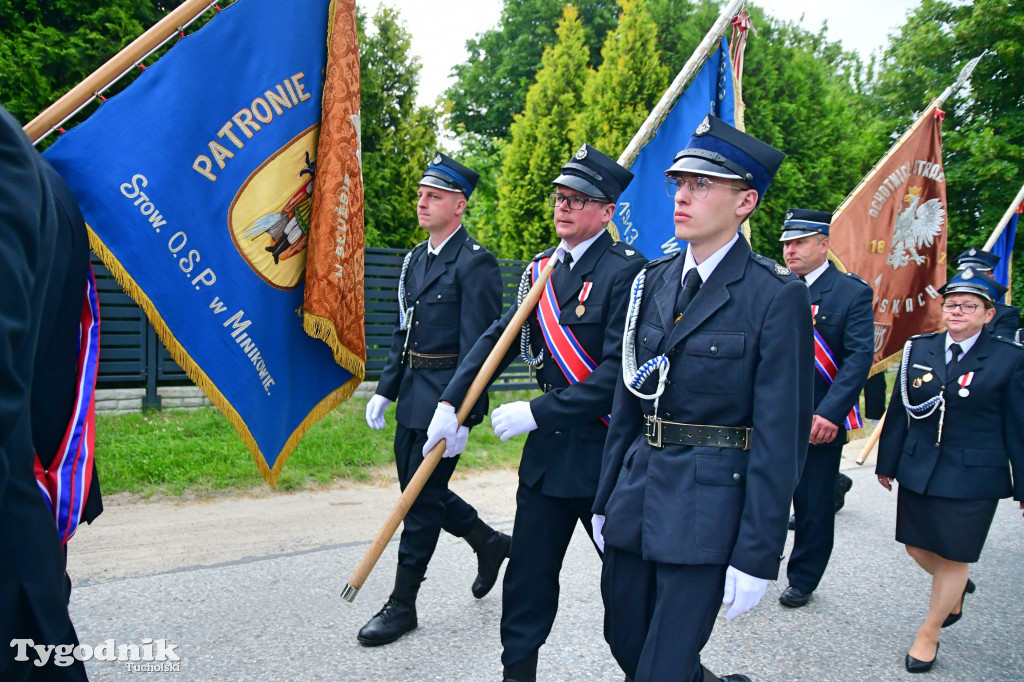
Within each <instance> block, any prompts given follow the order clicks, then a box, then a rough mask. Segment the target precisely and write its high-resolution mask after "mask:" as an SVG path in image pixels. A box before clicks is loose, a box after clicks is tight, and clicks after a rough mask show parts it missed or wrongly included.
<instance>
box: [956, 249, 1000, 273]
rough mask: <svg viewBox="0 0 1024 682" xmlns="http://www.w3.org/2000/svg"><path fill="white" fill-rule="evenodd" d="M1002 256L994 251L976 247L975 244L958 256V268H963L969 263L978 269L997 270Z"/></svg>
mask: <svg viewBox="0 0 1024 682" xmlns="http://www.w3.org/2000/svg"><path fill="white" fill-rule="evenodd" d="M999 261H1000V258H999V256H997V255H996V254H994V253H989V252H988V251H982V250H981V249H976V248H974V247H973V246H972V247H971V248H969V249H967V250H966V251H964V252H963V253H961V254H960V255H959V256H957V257H956V266H957V268H959V269H961V270H963V269H964V268H965V267H967V266H968V265H971V266H974V268H975V269H976V270H995V269H996V266H997V265H999Z"/></svg>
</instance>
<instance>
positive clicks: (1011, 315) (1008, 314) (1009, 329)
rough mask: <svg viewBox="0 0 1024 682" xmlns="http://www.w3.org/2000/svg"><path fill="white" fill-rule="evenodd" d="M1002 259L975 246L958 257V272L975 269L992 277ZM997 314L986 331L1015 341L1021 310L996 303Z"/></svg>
mask: <svg viewBox="0 0 1024 682" xmlns="http://www.w3.org/2000/svg"><path fill="white" fill-rule="evenodd" d="M999 261H1000V258H999V256H997V255H996V254H994V253H990V252H988V251H982V250H981V249H976V248H974V247H973V246H972V247H971V248H969V249H967V250H966V251H964V252H963V253H961V254H960V255H959V256H957V257H956V267H957V270H963V269H964V268H966V267H971V268H974V270H975V271H978V272H984V273H985V274H986V275H989V276H992V272H993V271H994V270H995V269H996V266H997V265H999ZM995 307H996V314H995V317H993V318H992V320H991V321H990V322H989V323H988V324H986V325H985V331H987V332H988V333H990V334H994V335H996V336H1001V337H1003V338H1004V339H1007V340H1009V341H1013V340H1014V338H1015V335H1016V333H1017V328H1018V327H1019V326H1020V309H1019V308H1017V307H1015V306H1012V305H1007V304H1005V303H1000V302H999V301H996V302H995Z"/></svg>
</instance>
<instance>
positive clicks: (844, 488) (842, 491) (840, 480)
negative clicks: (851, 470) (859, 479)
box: [836, 473, 853, 512]
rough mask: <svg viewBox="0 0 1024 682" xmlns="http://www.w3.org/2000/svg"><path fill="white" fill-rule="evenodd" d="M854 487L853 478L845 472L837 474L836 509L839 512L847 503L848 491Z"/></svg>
mask: <svg viewBox="0 0 1024 682" xmlns="http://www.w3.org/2000/svg"><path fill="white" fill-rule="evenodd" d="M852 487H853V479H852V478H850V477H849V476H847V475H846V474H844V473H840V474H839V475H838V476H836V511H837V512H838V511H839V510H840V509H842V508H843V505H845V504H846V493H848V492H850V488H852Z"/></svg>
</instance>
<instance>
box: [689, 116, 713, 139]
mask: <svg viewBox="0 0 1024 682" xmlns="http://www.w3.org/2000/svg"><path fill="white" fill-rule="evenodd" d="M710 130H711V119H710V118H708V117H707V116H705V117H704V120H703V121H701V122H700V125H699V126H697V130H695V131H694V132H693V134H694V136H695V137H700V136H701V135H707V134H708V132H709V131H710Z"/></svg>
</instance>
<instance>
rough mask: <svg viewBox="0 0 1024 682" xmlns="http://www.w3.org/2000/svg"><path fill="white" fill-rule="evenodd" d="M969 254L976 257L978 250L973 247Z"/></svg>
mask: <svg viewBox="0 0 1024 682" xmlns="http://www.w3.org/2000/svg"><path fill="white" fill-rule="evenodd" d="M967 254H968V255H970V256H976V255H977V254H978V250H977V249H976V248H974V247H973V246H972V247H971V250H970V251H968V252H967Z"/></svg>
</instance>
